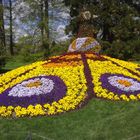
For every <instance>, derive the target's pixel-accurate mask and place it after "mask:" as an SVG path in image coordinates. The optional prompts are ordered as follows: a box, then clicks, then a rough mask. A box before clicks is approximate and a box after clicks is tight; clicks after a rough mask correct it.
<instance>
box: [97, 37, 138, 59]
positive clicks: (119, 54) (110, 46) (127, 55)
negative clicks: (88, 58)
mask: <svg viewBox="0 0 140 140" xmlns="http://www.w3.org/2000/svg"><path fill="white" fill-rule="evenodd" d="M100 43H101V45H102V46H103V47H102V53H103V54H106V55H109V56H111V57H115V58H119V59H122V60H131V61H135V60H136V61H140V55H139V54H140V49H139V45H140V40H139V39H138V40H129V41H126V42H125V41H113V42H112V43H109V42H108V41H100Z"/></svg>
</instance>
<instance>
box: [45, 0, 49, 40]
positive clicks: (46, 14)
mask: <svg viewBox="0 0 140 140" xmlns="http://www.w3.org/2000/svg"><path fill="white" fill-rule="evenodd" d="M44 4H45V12H44V18H45V34H46V38H47V39H48V40H49V13H48V11H49V4H48V0H44Z"/></svg>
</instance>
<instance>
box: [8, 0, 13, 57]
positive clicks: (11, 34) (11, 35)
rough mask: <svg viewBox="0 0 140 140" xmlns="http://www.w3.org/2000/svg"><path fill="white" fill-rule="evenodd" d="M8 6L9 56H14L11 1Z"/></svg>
mask: <svg viewBox="0 0 140 140" xmlns="http://www.w3.org/2000/svg"><path fill="white" fill-rule="evenodd" d="M9 4H10V19H9V20H10V54H11V55H14V50H13V46H14V44H13V16H12V1H11V0H9Z"/></svg>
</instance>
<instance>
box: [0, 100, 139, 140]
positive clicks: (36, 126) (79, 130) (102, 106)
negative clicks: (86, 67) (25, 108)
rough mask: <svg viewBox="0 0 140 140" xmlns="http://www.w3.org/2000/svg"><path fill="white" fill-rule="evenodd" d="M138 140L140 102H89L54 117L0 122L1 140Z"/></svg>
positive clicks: (3, 120) (0, 120)
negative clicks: (79, 107)
mask: <svg viewBox="0 0 140 140" xmlns="http://www.w3.org/2000/svg"><path fill="white" fill-rule="evenodd" d="M9 139H10V140H139V139H140V102H112V101H105V100H99V99H92V100H90V102H89V103H88V104H87V105H86V106H85V107H84V108H82V109H80V110H78V111H73V112H68V113H65V114H62V115H59V116H53V117H37V118H32V119H31V118H21V119H2V118H1V119H0V140H9Z"/></svg>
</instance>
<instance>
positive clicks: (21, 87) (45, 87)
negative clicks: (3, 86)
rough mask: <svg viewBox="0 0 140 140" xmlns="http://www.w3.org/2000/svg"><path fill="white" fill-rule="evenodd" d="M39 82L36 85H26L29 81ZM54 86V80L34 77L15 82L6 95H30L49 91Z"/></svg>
mask: <svg viewBox="0 0 140 140" xmlns="http://www.w3.org/2000/svg"><path fill="white" fill-rule="evenodd" d="M35 82H39V83H40V84H39V85H38V86H31V87H29V86H27V85H29V84H31V83H35ZM53 88H54V82H53V81H52V80H50V79H47V78H44V77H42V78H35V79H29V80H27V81H24V82H22V83H20V84H17V85H16V86H15V87H13V88H12V89H11V90H10V91H9V94H8V96H13V97H30V96H32V95H41V94H47V93H50V92H51V91H52V90H53Z"/></svg>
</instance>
